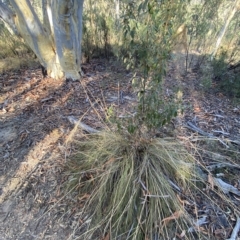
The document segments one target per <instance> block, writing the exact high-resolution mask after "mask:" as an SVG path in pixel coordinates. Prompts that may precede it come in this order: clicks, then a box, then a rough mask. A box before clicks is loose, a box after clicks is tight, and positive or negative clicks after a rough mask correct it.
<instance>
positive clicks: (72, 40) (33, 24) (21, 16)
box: [0, 0, 83, 80]
mask: <svg viewBox="0 0 240 240" xmlns="http://www.w3.org/2000/svg"><path fill="white" fill-rule="evenodd" d="M10 3H11V5H12V7H13V9H14V11H15V12H14V13H13V12H12V11H11V10H10V9H9V8H7V7H6V5H4V4H2V3H0V17H1V18H2V19H3V20H4V21H5V22H7V23H8V24H10V25H11V26H12V28H15V29H17V30H18V32H19V33H20V35H21V36H22V38H23V39H24V40H25V42H26V43H27V44H28V45H29V46H30V47H31V49H32V50H33V51H34V53H35V54H36V56H37V58H38V59H39V61H40V63H41V65H42V66H44V67H45V68H46V69H47V72H48V75H50V76H51V77H52V78H55V79H59V78H62V77H66V78H71V79H73V80H76V79H79V78H80V72H81V68H80V63H81V39H82V11H83V0H42V5H43V16H44V21H43V24H42V23H41V22H40V20H39V18H38V16H37V14H36V13H35V11H34V9H33V8H32V5H31V3H30V1H29V0H10Z"/></svg>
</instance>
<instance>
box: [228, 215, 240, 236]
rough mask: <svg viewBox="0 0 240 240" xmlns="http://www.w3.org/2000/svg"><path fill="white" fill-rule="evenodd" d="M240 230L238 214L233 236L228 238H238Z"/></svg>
mask: <svg viewBox="0 0 240 240" xmlns="http://www.w3.org/2000/svg"><path fill="white" fill-rule="evenodd" d="M239 230H240V217H239V216H237V222H236V225H235V227H234V228H233V231H232V234H231V237H230V238H228V239H226V240H237V236H238V232H239Z"/></svg>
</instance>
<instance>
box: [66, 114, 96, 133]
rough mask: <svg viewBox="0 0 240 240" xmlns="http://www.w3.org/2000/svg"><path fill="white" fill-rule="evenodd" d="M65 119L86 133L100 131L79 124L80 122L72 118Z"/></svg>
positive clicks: (81, 123)
mask: <svg viewBox="0 0 240 240" xmlns="http://www.w3.org/2000/svg"><path fill="white" fill-rule="evenodd" d="M67 119H68V120H69V122H70V123H72V124H74V125H77V126H78V127H80V128H81V129H83V130H84V131H86V132H88V133H99V132H100V131H98V130H96V129H94V128H92V127H90V126H88V125H87V124H85V123H83V122H81V121H80V120H77V119H76V118H75V117H74V116H68V117H67Z"/></svg>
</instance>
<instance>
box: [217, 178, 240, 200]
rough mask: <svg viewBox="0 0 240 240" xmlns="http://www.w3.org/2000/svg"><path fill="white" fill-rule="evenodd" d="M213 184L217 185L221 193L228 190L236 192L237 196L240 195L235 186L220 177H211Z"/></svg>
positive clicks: (226, 192)
mask: <svg viewBox="0 0 240 240" xmlns="http://www.w3.org/2000/svg"><path fill="white" fill-rule="evenodd" d="M213 180H214V185H215V186H218V187H219V188H220V189H221V190H222V191H223V193H225V194H229V192H231V193H234V194H236V195H237V196H240V191H239V190H238V189H237V188H235V187H234V186H232V185H230V184H228V183H226V182H224V181H223V180H222V179H221V178H213Z"/></svg>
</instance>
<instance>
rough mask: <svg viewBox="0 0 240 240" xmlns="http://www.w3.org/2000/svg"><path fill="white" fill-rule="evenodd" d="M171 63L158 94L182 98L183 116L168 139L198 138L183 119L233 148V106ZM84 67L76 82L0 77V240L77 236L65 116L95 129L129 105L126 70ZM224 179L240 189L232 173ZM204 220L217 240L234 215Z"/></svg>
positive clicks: (23, 73)
mask: <svg viewBox="0 0 240 240" xmlns="http://www.w3.org/2000/svg"><path fill="white" fill-rule="evenodd" d="M176 62H179V61H178V60H177V61H176V60H172V61H170V62H169V71H168V76H167V77H166V81H165V90H164V91H165V94H166V97H171V96H173V94H174V91H175V90H176V89H180V90H181V92H182V94H183V96H182V99H183V105H184V106H185V110H184V113H183V114H182V115H179V116H178V117H177V118H176V119H175V120H174V121H173V123H172V126H174V129H175V136H176V137H177V138H178V139H180V140H182V139H184V138H188V139H189V138H190V139H193V138H195V137H197V136H198V134H197V133H196V132H194V131H191V130H189V129H188V128H187V127H186V126H187V125H188V122H189V121H190V122H191V123H193V124H194V125H196V126H197V127H198V128H200V129H202V130H203V131H205V132H207V133H211V134H213V135H215V136H217V137H218V138H219V139H220V140H221V141H223V142H224V143H225V144H226V145H229V146H230V147H231V149H232V148H233V149H239V145H238V144H237V143H238V142H240V103H239V102H238V103H236V102H234V101H233V99H229V98H228V97H227V96H225V95H224V94H223V93H220V92H217V91H216V90H215V89H216V88H214V86H212V87H211V88H210V89H209V90H208V91H206V89H204V87H203V86H202V85H201V80H200V79H199V76H198V74H197V73H196V72H194V71H193V70H191V69H189V71H188V73H186V74H181V71H179V68H182V66H179V64H177V63H176ZM83 69H84V71H85V76H84V77H83V79H82V80H81V81H80V82H79V81H75V82H72V81H65V80H59V81H55V80H53V79H51V78H44V79H43V78H42V75H41V70H40V68H35V69H20V70H18V71H11V72H5V73H2V74H1V75H0V222H1V224H0V240H15V239H19V240H20V239H21V240H33V239H34V240H37V239H39V240H40V239H51V240H54V239H57V240H61V239H63V240H65V239H75V238H76V237H77V236H78V233H77V232H75V229H76V226H77V225H80V224H81V220H80V219H79V212H80V211H81V209H80V206H79V205H78V204H77V199H75V198H74V196H73V195H72V194H66V192H65V191H64V183H65V182H66V180H67V176H66V175H65V173H64V171H63V170H64V167H65V166H66V164H67V161H68V159H69V156H70V155H71V153H72V152H73V151H74V149H73V146H72V145H71V139H69V136H70V133H71V130H72V129H73V128H74V126H73V125H72V124H71V123H70V122H69V121H68V116H74V117H76V118H77V119H79V118H81V121H82V122H84V123H86V124H88V125H89V126H91V127H93V128H95V129H102V128H103V127H104V126H105V125H104V121H105V112H106V109H107V108H109V107H110V106H111V105H112V106H114V107H115V108H116V109H117V114H118V115H124V114H127V113H129V112H130V111H131V109H132V108H131V106H132V104H134V103H135V94H134V93H133V92H132V88H131V78H132V73H131V72H129V71H126V69H125V68H124V67H122V66H120V64H119V63H117V62H115V61H106V60H101V59H98V60H92V61H91V62H90V63H89V64H84V65H83ZM96 110H97V111H96ZM167 130H168V129H167V127H166V128H165V129H163V132H164V131H167ZM228 139H229V140H231V141H232V142H231V143H230V142H228ZM234 141H235V142H236V143H234ZM218 144H220V145H221V142H218ZM222 147H223V148H225V147H226V146H224V145H223V146H222ZM223 152H224V151H223ZM220 154H222V152H221V153H220ZM236 159H238V164H240V162H239V156H238V157H236V155H234V159H233V160H236ZM213 161H214V160H213V159H211V157H209V156H207V155H206V156H205V157H204V159H203V162H204V164H206V165H207V164H210V163H211V162H213ZM225 176H227V177H225V180H226V181H228V182H229V183H230V184H233V185H234V186H235V187H236V188H238V189H239V190H240V178H239V176H240V174H239V171H238V170H236V169H235V170H231V172H230V173H229V172H228V174H227V175H225ZM229 201H234V203H236V205H237V203H238V206H240V205H239V204H240V199H239V197H237V196H230V197H229ZM73 206H74V207H73ZM226 207H227V206H226ZM212 211H213V212H214V211H215V210H214V209H212ZM238 211H239V209H238ZM221 214H222V213H221ZM210 215H211V217H212V218H210V217H209V221H208V223H209V224H208V225H207V228H205V229H204V231H208V230H209V231H212V234H213V235H214V236H215V237H216V238H217V239H226V238H227V237H229V236H230V233H231V231H232V228H233V227H234V225H235V220H236V219H234V214H233V213H231V214H230V213H229V214H226V213H224V215H221V216H222V218H221V219H220V220H219V218H220V217H219V216H218V215H217V214H215V212H214V213H211V214H210V213H209V216H210ZM230 218H232V219H230ZM214 221H215V222H214ZM222 222H224V224H222ZM206 229H207V230H206ZM239 236H240V235H239Z"/></svg>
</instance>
